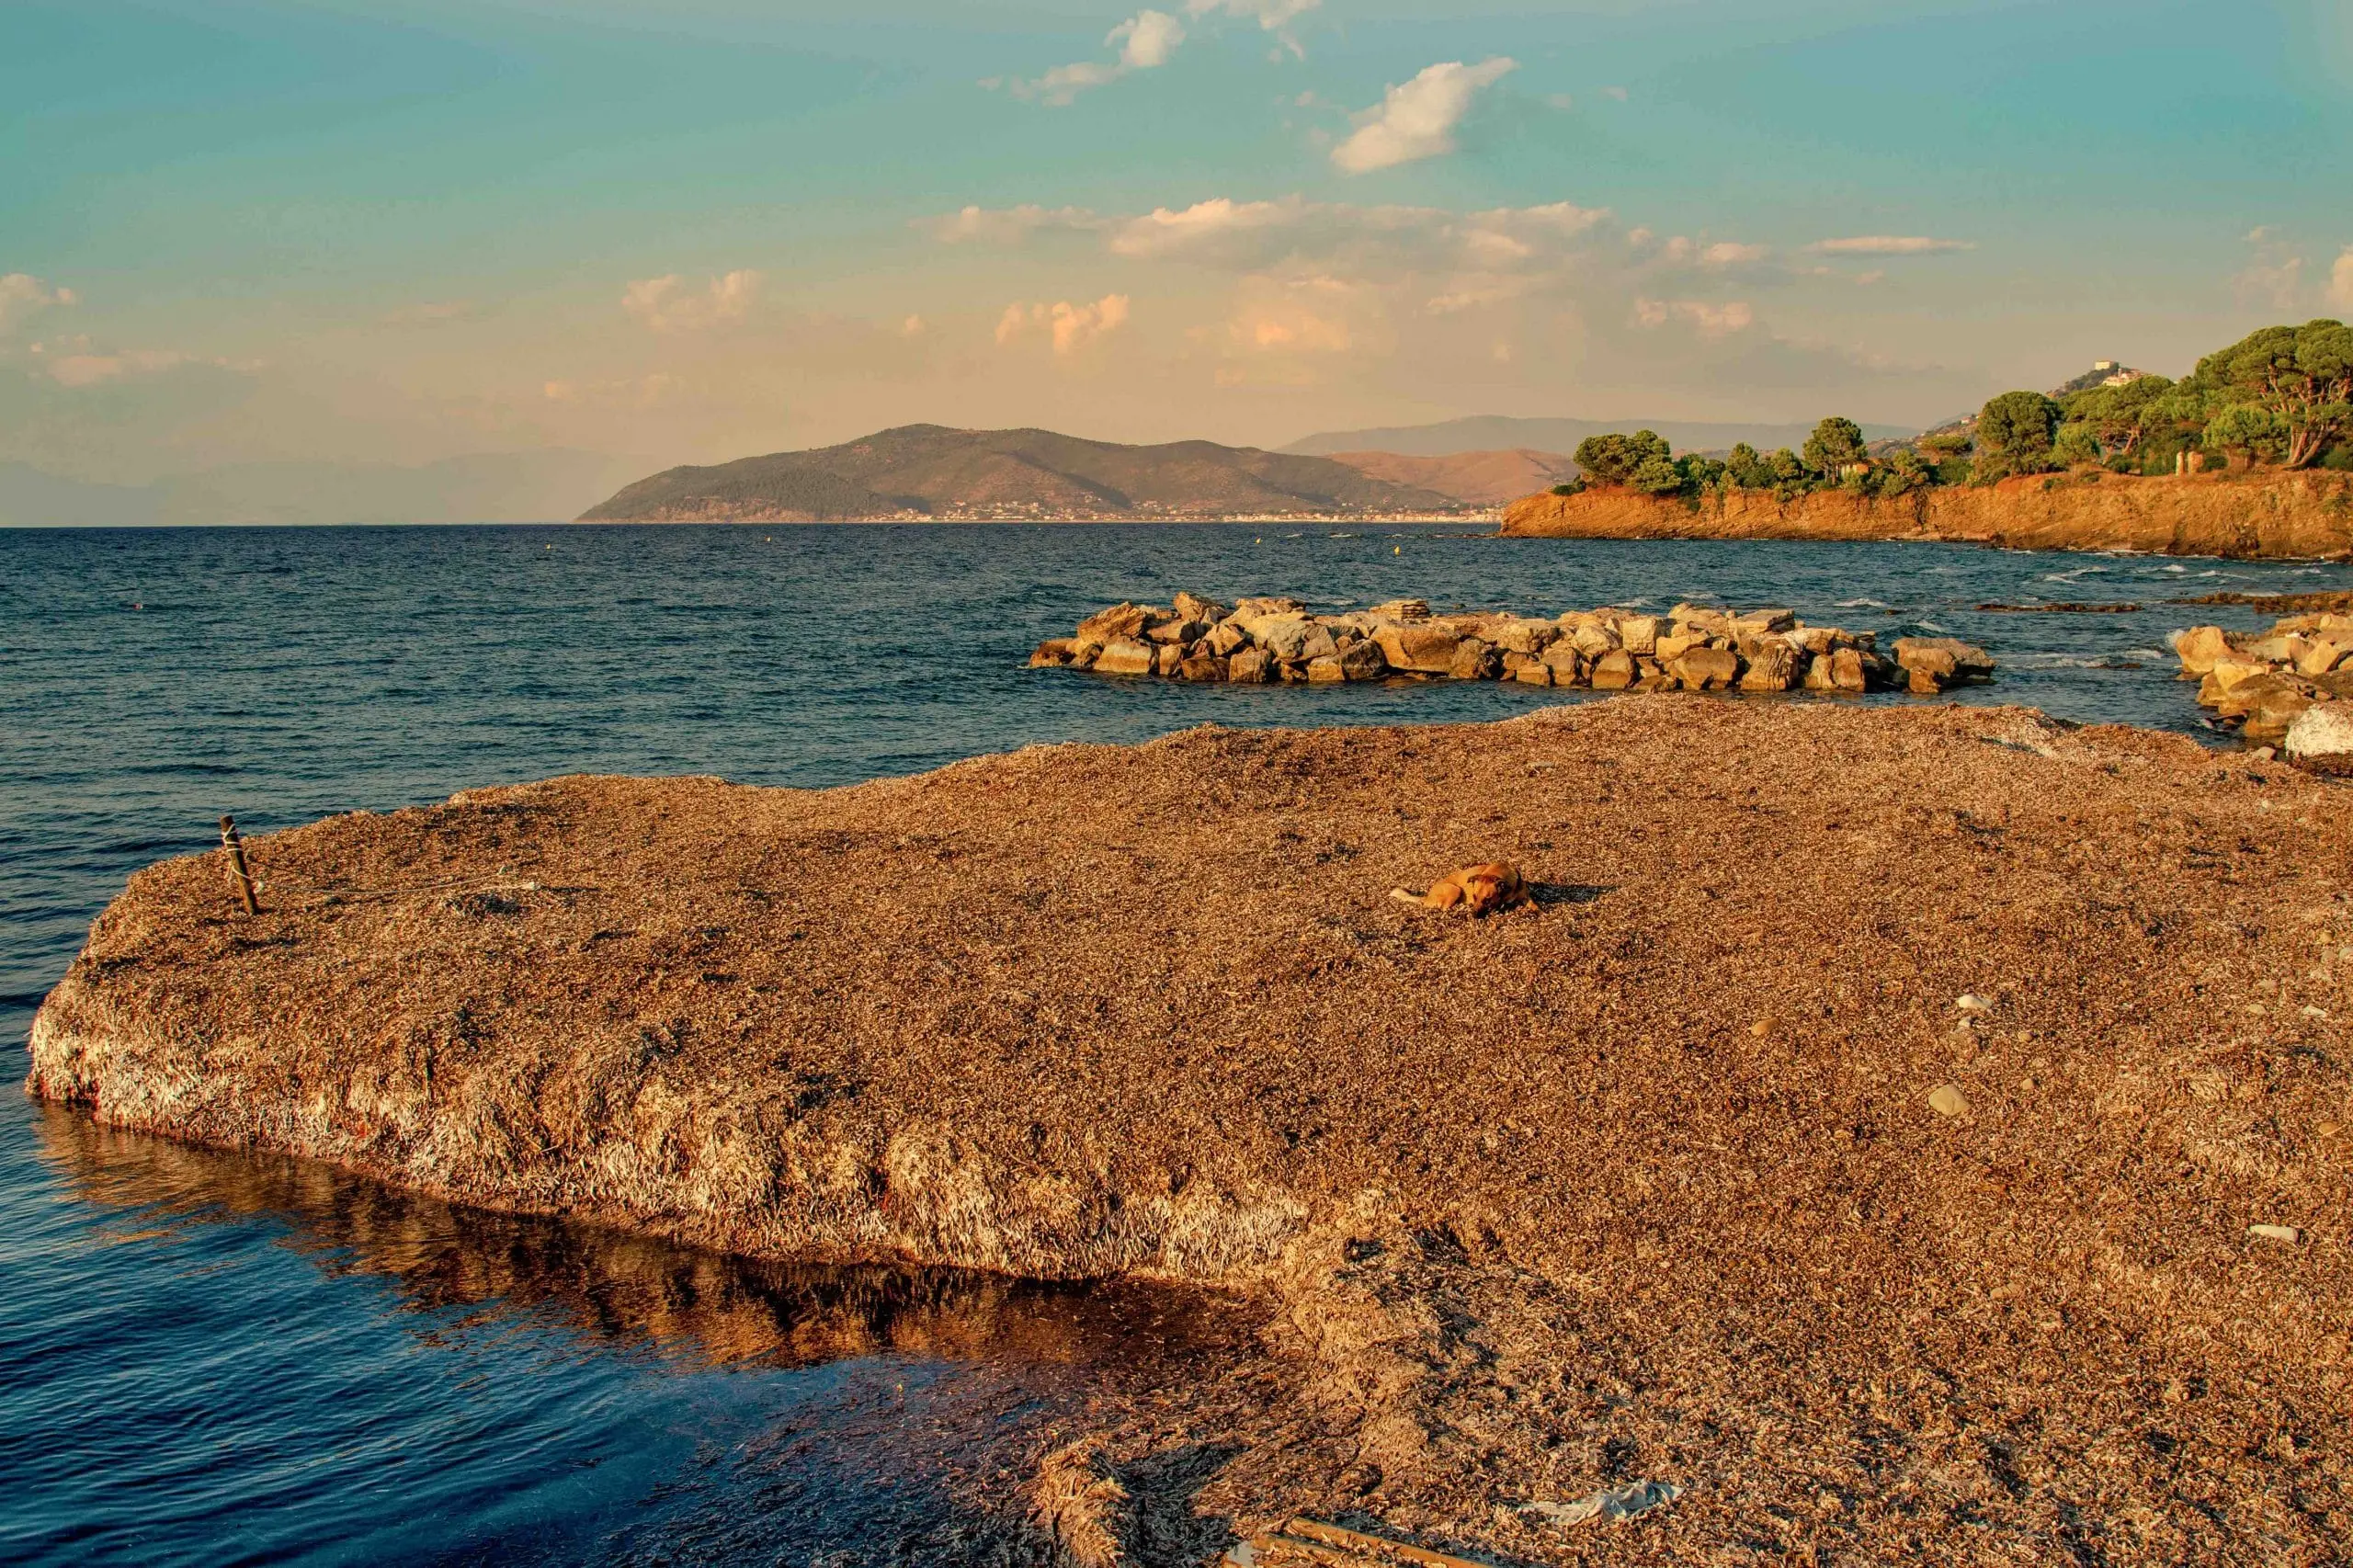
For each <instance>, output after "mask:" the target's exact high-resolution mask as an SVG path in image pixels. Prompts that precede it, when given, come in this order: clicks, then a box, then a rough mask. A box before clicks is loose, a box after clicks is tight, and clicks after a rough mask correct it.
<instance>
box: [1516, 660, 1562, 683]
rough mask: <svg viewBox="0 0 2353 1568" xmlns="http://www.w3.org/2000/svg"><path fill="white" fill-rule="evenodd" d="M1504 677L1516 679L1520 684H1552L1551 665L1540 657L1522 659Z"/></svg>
mask: <svg viewBox="0 0 2353 1568" xmlns="http://www.w3.org/2000/svg"><path fill="white" fill-rule="evenodd" d="M1506 679H1510V680H1516V681H1518V683H1519V684H1520V685H1522V686H1551V685H1552V684H1553V680H1552V665H1548V664H1546V663H1545V662H1544V661H1543V660H1541V659H1522V661H1521V662H1520V664H1519V665H1518V667H1517V668H1515V669H1513V670H1511V671H1510V672H1509V673H1508V675H1507V676H1506Z"/></svg>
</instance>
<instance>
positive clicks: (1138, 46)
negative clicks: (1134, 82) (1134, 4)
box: [1103, 11, 1185, 71]
mask: <svg viewBox="0 0 2353 1568" xmlns="http://www.w3.org/2000/svg"><path fill="white" fill-rule="evenodd" d="M1103 41H1104V42H1105V43H1108V44H1110V45H1113V46H1114V47H1116V48H1117V49H1118V50H1119V51H1120V64H1121V65H1124V66H1126V67H1127V68H1128V69H1129V70H1131V71H1150V70H1154V69H1155V68H1157V67H1159V66H1162V65H1165V64H1167V63H1168V61H1169V58H1170V57H1171V56H1172V55H1174V54H1175V53H1176V46H1177V45H1178V44H1180V43H1183V42H1184V41H1185V24H1184V23H1182V22H1180V21H1178V20H1177V19H1176V17H1172V16H1170V15H1169V14H1168V13H1167V12H1165V11H1138V12H1137V13H1136V14H1135V15H1134V16H1132V17H1129V18H1128V19H1127V20H1126V21H1124V22H1121V23H1120V25H1119V26H1118V27H1116V28H1112V29H1111V31H1110V35H1109V36H1108V37H1107V38H1106V39H1104V40H1103Z"/></svg>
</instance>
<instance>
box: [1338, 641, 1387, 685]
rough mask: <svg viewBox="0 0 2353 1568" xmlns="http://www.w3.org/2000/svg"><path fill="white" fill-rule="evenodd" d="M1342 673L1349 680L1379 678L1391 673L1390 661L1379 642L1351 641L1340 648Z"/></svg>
mask: <svg viewBox="0 0 2353 1568" xmlns="http://www.w3.org/2000/svg"><path fill="white" fill-rule="evenodd" d="M1339 660H1340V673H1341V674H1342V675H1343V676H1347V678H1348V679H1349V680H1379V679H1380V678H1381V676H1385V675H1387V674H1388V673H1389V661H1388V660H1387V659H1386V658H1385V657H1383V656H1382V654H1381V644H1379V643H1378V642H1351V643H1350V644H1348V646H1347V647H1346V648H1343V649H1341V650H1340V654H1339Z"/></svg>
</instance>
